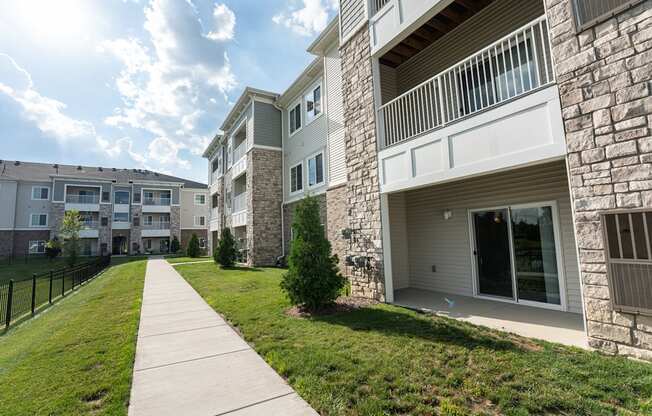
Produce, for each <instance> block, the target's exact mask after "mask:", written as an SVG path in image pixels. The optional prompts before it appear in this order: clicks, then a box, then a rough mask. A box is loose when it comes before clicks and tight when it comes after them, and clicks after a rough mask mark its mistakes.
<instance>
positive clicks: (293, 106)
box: [288, 95, 305, 137]
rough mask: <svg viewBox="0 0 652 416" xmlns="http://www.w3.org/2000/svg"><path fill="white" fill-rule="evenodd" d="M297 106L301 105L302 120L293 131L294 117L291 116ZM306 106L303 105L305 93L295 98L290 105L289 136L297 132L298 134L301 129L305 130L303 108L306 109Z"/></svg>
mask: <svg viewBox="0 0 652 416" xmlns="http://www.w3.org/2000/svg"><path fill="white" fill-rule="evenodd" d="M297 106H299V115H300V116H301V120H300V124H299V128H298V129H296V130H294V131H292V117H291V115H290V114H291V113H292V111H294V110H296V108H297ZM304 107H305V106H304V105H303V95H301V96H299V98H297V99H296V100H294V101H293V102H292V105H290V108H289V109H288V134H289V137H292V136H294V135H295V134H297V133H298V132H300V131H301V130H303V109H304Z"/></svg>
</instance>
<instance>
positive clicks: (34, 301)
mask: <svg viewBox="0 0 652 416" xmlns="http://www.w3.org/2000/svg"><path fill="white" fill-rule="evenodd" d="M35 310H36V273H33V274H32V315H34V311H35Z"/></svg>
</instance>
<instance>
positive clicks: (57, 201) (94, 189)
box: [0, 161, 209, 256]
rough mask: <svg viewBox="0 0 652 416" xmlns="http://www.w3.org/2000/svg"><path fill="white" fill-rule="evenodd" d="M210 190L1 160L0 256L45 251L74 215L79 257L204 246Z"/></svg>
mask: <svg viewBox="0 0 652 416" xmlns="http://www.w3.org/2000/svg"><path fill="white" fill-rule="evenodd" d="M208 204H209V201H208V190H207V186H206V185H204V184H201V183H198V182H193V181H188V180H184V179H181V178H176V177H173V176H169V175H164V174H160V173H156V172H151V171H146V170H140V169H115V168H102V167H88V166H71V165H60V164H45V163H31V162H19V161H0V256H7V255H12V254H13V255H16V256H22V255H30V254H42V253H44V251H45V244H46V242H47V241H48V240H50V239H53V238H55V237H58V236H59V230H60V228H61V223H62V220H63V217H64V214H65V212H66V211H70V210H77V211H79V213H80V215H81V218H82V223H83V229H82V230H81V232H80V237H81V248H82V254H83V255H89V256H90V255H93V256H94V255H100V254H102V255H106V254H114V255H120V254H146V253H167V252H169V248H170V242H171V240H172V239H173V238H174V237H177V238H178V239H179V241H180V243H181V247H185V246H186V245H187V243H188V241H189V239H190V237H191V236H192V234H197V236H198V238H199V239H200V245H202V246H203V247H205V246H206V244H207V222H208V212H209V211H208V206H209V205H208Z"/></svg>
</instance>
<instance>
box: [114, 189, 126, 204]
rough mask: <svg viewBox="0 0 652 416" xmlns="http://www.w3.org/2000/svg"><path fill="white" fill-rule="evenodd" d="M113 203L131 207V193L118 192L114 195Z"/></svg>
mask: <svg viewBox="0 0 652 416" xmlns="http://www.w3.org/2000/svg"><path fill="white" fill-rule="evenodd" d="M113 203H114V204H118V205H129V192H127V191H116V192H115V193H114V194H113Z"/></svg>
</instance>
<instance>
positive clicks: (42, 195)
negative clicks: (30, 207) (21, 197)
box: [32, 186, 50, 201]
mask: <svg viewBox="0 0 652 416" xmlns="http://www.w3.org/2000/svg"><path fill="white" fill-rule="evenodd" d="M32 199H33V200H36V201H45V200H48V199H50V188H46V187H43V186H33V187H32Z"/></svg>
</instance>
